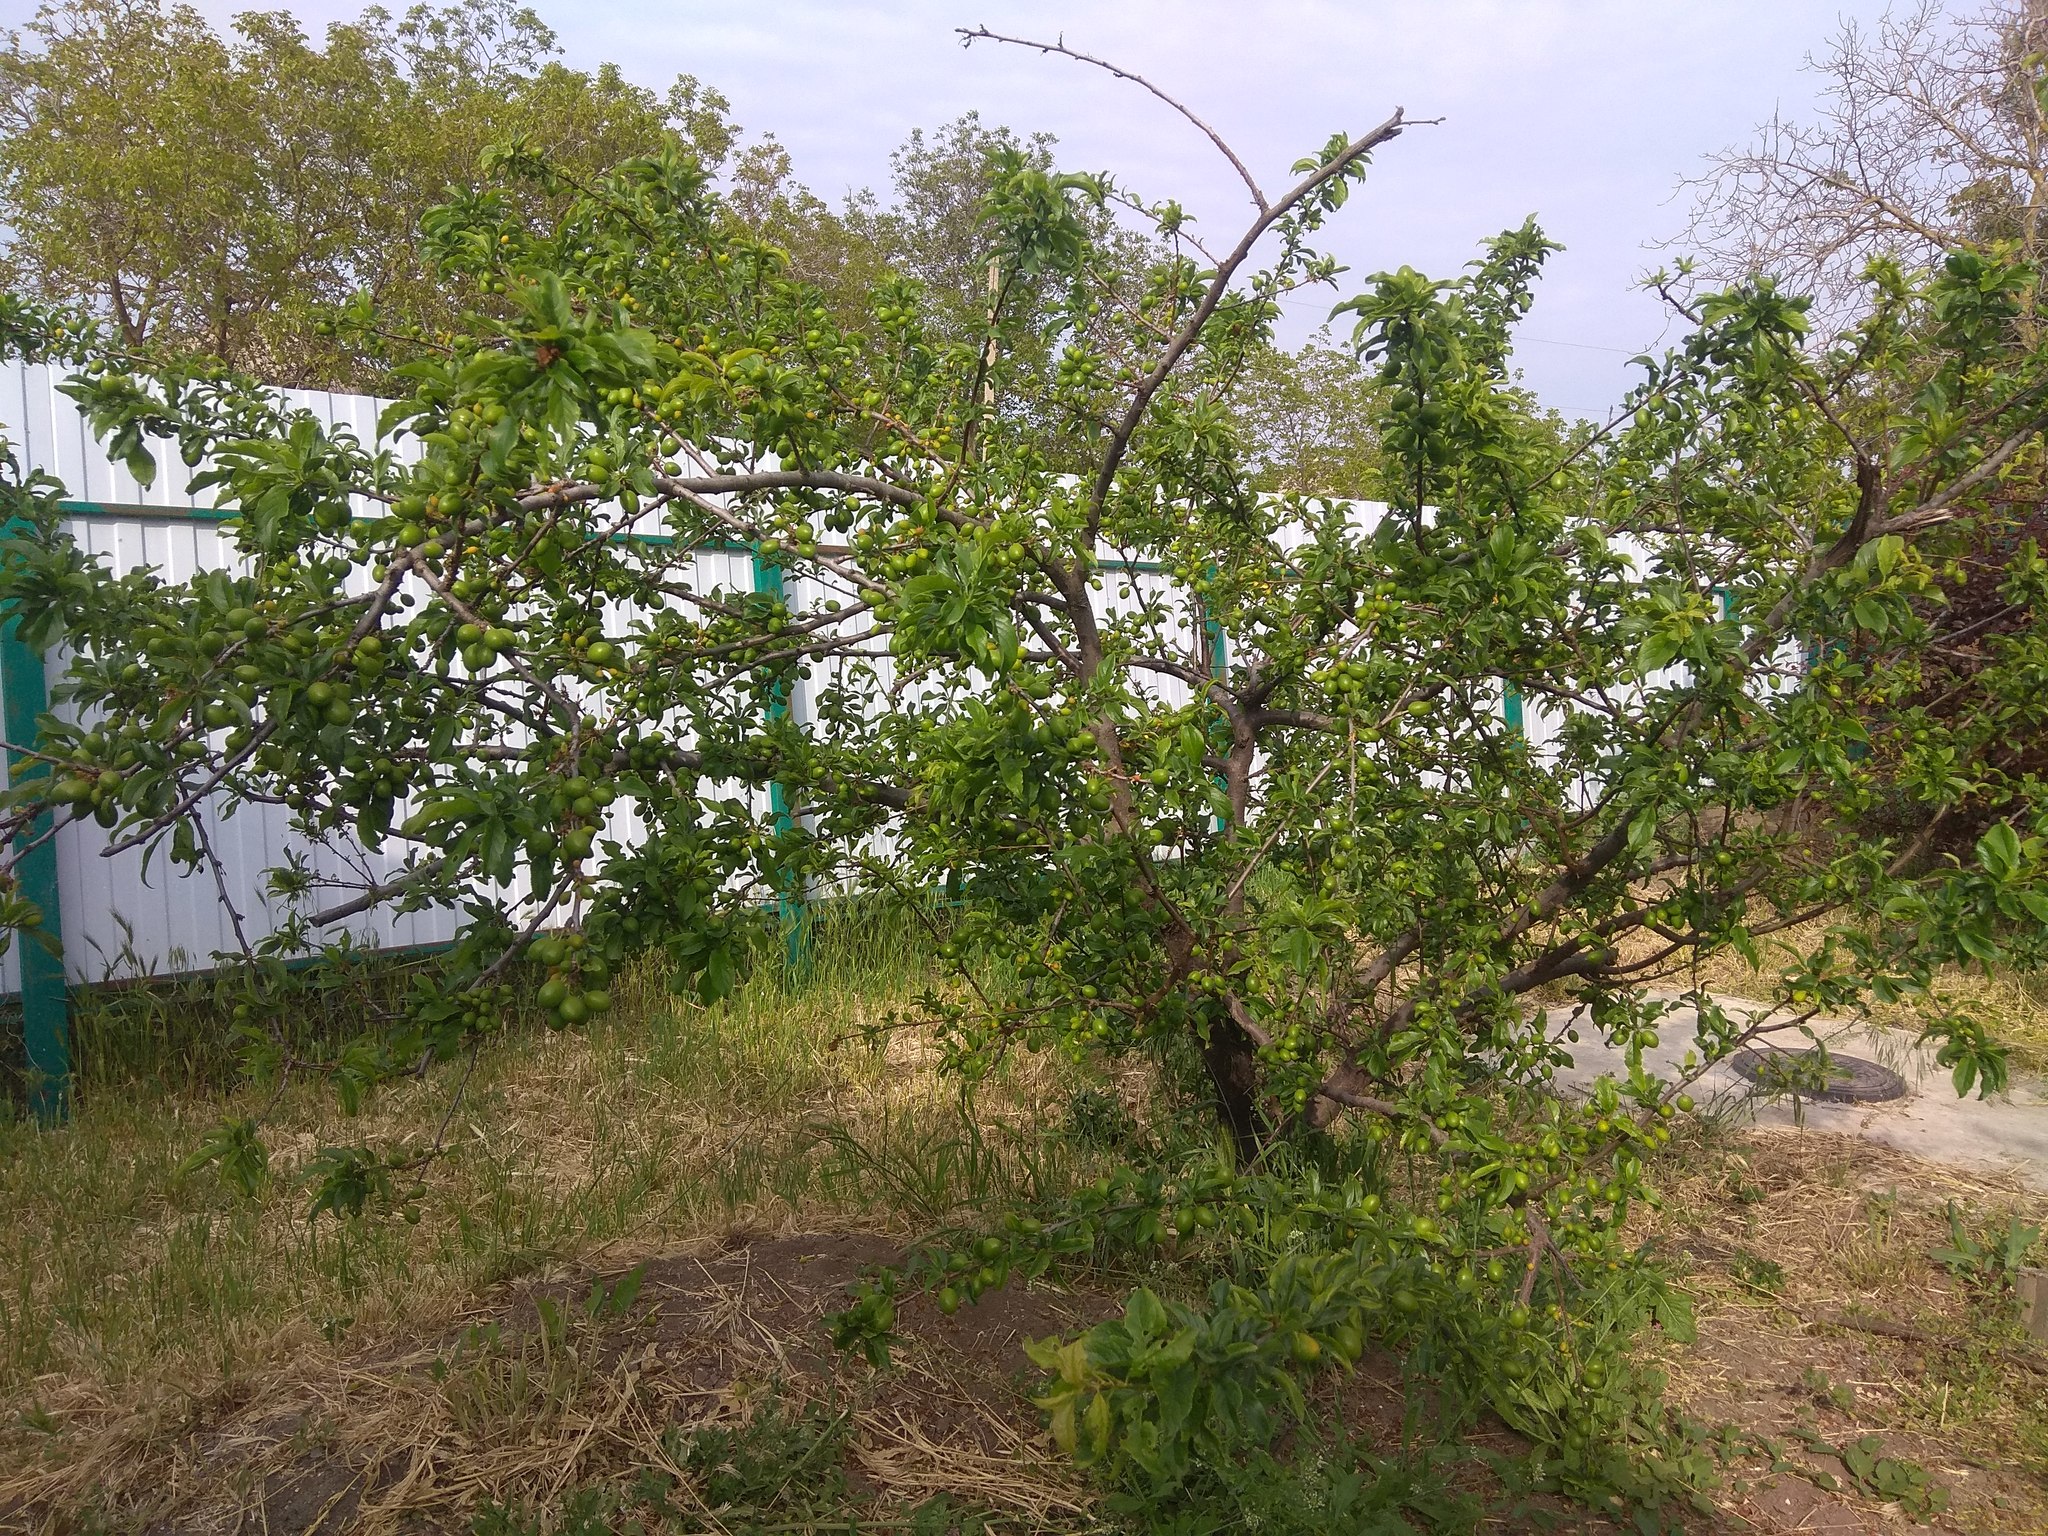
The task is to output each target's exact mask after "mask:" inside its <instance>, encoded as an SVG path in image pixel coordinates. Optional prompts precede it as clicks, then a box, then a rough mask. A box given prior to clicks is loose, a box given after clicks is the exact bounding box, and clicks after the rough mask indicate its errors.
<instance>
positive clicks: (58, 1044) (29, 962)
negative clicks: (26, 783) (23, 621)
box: [0, 524, 71, 1125]
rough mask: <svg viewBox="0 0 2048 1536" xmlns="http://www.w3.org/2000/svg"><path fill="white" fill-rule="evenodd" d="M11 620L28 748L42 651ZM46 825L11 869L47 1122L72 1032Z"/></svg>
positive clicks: (1, 671) (16, 712)
mask: <svg viewBox="0 0 2048 1536" xmlns="http://www.w3.org/2000/svg"><path fill="white" fill-rule="evenodd" d="M20 532H21V526H20V525H19V524H9V525H8V527H7V528H6V529H5V530H4V532H0V539H12V538H15V537H17V536H18V535H19V533H20ZM17 622H18V621H17V620H16V619H15V618H14V617H13V616H12V615H10V616H9V617H8V618H7V620H6V622H5V623H4V624H0V699H4V703H5V709H4V712H0V719H4V728H5V730H6V732H7V740H8V743H9V744H10V745H11V746H14V747H33V746H34V745H35V742H36V731H37V727H36V721H37V720H38V718H40V717H41V715H42V714H43V713H44V711H46V710H47V709H48V708H49V707H50V693H49V684H48V681H47V679H46V678H45V677H44V675H43V656H42V652H40V651H38V650H36V649H34V648H33V647H31V646H29V645H26V644H24V643H23V642H22V640H21V637H20V636H19V635H18V634H17V633H16V625H17ZM34 761H35V759H33V758H31V757H28V756H26V755H25V754H23V753H21V752H14V751H10V752H9V753H8V754H7V778H8V782H9V783H13V782H15V781H16V779H17V777H18V776H19V775H20V774H21V773H23V772H24V771H26V769H27V768H28V766H29V764H31V763H32V762H34ZM50 826H51V819H50V817H49V816H48V815H47V814H46V815H43V816H40V817H38V818H37V819H36V821H35V824H34V825H33V826H31V827H30V828H29V829H28V831H27V832H26V833H25V834H24V838H25V840H26V841H27V842H35V841H36V840H37V839H38V838H45V840H44V841H42V842H40V843H38V844H37V846H36V847H34V848H32V849H30V850H29V851H28V852H27V853H25V854H23V855H22V858H21V861H20V862H19V863H18V864H17V865H16V866H15V874H16V876H17V877H18V878H19V879H20V881H21V894H22V895H23V896H24V897H26V898H27V899H28V900H30V901H32V902H34V903H35V904H36V906H37V907H38V908H39V909H40V910H41V912H42V914H43V922H42V927H41V929H40V930H39V931H38V932H37V933H35V934H33V935H31V934H23V935H21V936H20V937H19V938H17V939H16V941H15V950H16V953H17V954H18V955H19V956H20V960H21V1033H22V1046H23V1055H24V1057H25V1058H26V1060H27V1066H28V1097H29V1109H30V1110H31V1111H32V1112H33V1113H34V1115H35V1117H36V1119H37V1120H39V1121H41V1122H42V1123H43V1124H45V1125H49V1124H53V1123H55V1122H57V1121H60V1120H62V1119H63V1118H64V1117H65V1116H66V1115H67V1114H69V1113H70V1109H71V1029H70V1013H69V1006H68V1000H67V998H66V995H65V989H64V961H63V959H62V958H61V957H60V955H59V954H55V953H52V952H51V947H50V946H54V945H56V944H57V943H58V942H59V940H60V939H61V937H62V915H63V914H62V909H61V907H60V905H59V903H58V899H57V847H56V844H55V843H53V842H50V841H48V840H47V839H46V834H47V833H48V832H49V830H50ZM44 939H47V940H49V945H45V944H44V943H43V942H42V941H43V940H44Z"/></svg>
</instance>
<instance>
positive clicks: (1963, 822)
mask: <svg viewBox="0 0 2048 1536" xmlns="http://www.w3.org/2000/svg"><path fill="white" fill-rule="evenodd" d="M1811 67H1812V69H1813V70H1814V71H1815V72H1816V73H1818V74H1820V75H1821V76H1822V77H1823V78H1824V79H1825V80H1826V81H1827V88H1826V90H1825V92H1824V93H1823V95H1822V99H1821V106H1820V109H1819V112H1818V113H1817V115H1816V116H1815V117H1814V119H1813V120H1811V121H1808V122H1787V121H1784V120H1781V119H1773V120H1772V121H1771V122H1770V123H1768V124H1766V125H1765V126H1764V127H1763V128H1762V129H1761V130H1759V133H1758V135H1757V138H1756V139H1755V141H1754V142H1753V143H1751V144H1750V145H1748V146H1747V147H1744V148H1741V149H1729V150H1725V151H1723V152H1722V153H1720V154H1718V155H1716V156H1714V157H1713V158H1712V159H1711V161H1710V162H1709V166H1708V169H1707V170H1706V171H1705V172H1704V173H1703V174H1702V175H1701V176H1700V177H1698V178H1696V179H1695V180H1694V181H1693V182H1692V184H1691V185H1692V190H1693V193H1694V207H1693V213H1692V218H1691V222H1690V224H1689V226H1688V228H1687V229H1686V231H1685V233H1684V234H1683V235H1682V236H1680V237H1679V239H1678V240H1677V241H1674V242H1673V244H1675V245H1678V246H1680V247H1682V248H1684V249H1686V250H1688V251H1694V252H1697V253H1698V259H1697V265H1696V271H1697V272H1698V273H1699V275H1700V276H1701V277H1702V278H1703V279H1704V280H1705V281H1706V282H1707V283H1708V284H1719V283H1731V282H1743V281H1749V280H1752V279H1754V278H1755V277H1757V276H1759V275H1762V276H1767V277H1771V278H1774V279H1776V280H1777V281H1779V282H1781V283H1782V284H1784V285H1785V287H1786V288H1787V289H1788V290H1789V291H1794V292H1803V293H1811V294H1814V295H1817V296H1818V299H1819V307H1818V310H1817V315H1818V317H1819V318H1820V320H1821V322H1822V323H1823V325H1824V326H1827V327H1842V326H1846V325H1849V324H1852V323H1853V322H1854V321H1856V320H1857V319H1859V318H1861V317H1862V316H1863V315H1865V314H1866V313H1867V310H1868V306H1869V305H1871V304H1872V303H1873V302H1876V296H1877V295H1878V294H1879V293H1881V292H1883V291H1884V284H1883V283H1879V284H1875V285H1873V284H1872V283H1871V282H1870V281H1869V272H1870V269H1871V267H1872V264H1873V263H1875V264H1877V265H1878V267H1879V268H1880V269H1885V268H1889V267H1893V266H1896V267H1897V268H1901V269H1904V271H1906V272H1909V273H1910V272H1917V271H1921V270H1924V269H1927V268H1930V267H1934V266H1937V265H1938V264H1940V263H1941V262H1943V261H1944V260H1946V259H1947V258H1948V257H1949V256H1951V255H1952V254H1953V253H1957V252H1967V253H1972V254H1975V255H1977V256H1980V257H1982V258H1983V259H1985V260H1986V261H1988V262H1991V263H1993V264H1995V265H1996V266H1997V267H1998V268H1999V269H2001V270H2004V271H2008V272H2014V273H2019V272H2024V273H2027V274H2030V275H2029V276H2028V278H2027V280H2025V281H2023V282H2021V283H2020V284H2019V286H2018V287H2017V288H2016V289H2015V290H2014V293H2015V300H2016V302H2017V304H2018V306H2019V320H2018V323H2017V327H2016V329H2015V332H2014V335H2013V338H2012V340H2013V344H2014V345H2015V346H2018V347H2021V348H2026V347H2031V346H2033V345H2034V344H2036V342H2037V341H2038V339H2039V332H2038V330H2037V326H2038V324H2039V319H2038V316H2039V313H2040V308H2041V286H2040V284H2041V276H2042V273H2043V266H2042V260H2043V257H2044V255H2048V250H2044V240H2048V5H2044V4H2042V0H1996V3H1992V4H1988V5H1984V6H1982V7H1981V8H1979V9H1976V10H1972V11H1967V12H1963V13H1960V14H1958V13H1953V12H1952V11H1951V10H1950V9H1949V8H1948V7H1946V6H1943V5H1941V4H1938V3H1935V0H1919V3H1916V4H1913V5H1910V6H1905V7H1902V8H1901V9H1900V10H1899V11H1897V12H1895V13H1894V12H1888V13H1887V14H1886V15H1885V16H1884V17H1883V19H1882V20H1880V21H1879V22H1878V24H1877V26H1876V27H1875V29H1874V30H1866V29H1865V28H1863V27H1861V26H1860V25H1859V24H1857V23H1855V22H1853V21H1851V22H1845V23H1844V24H1843V25H1842V28H1841V30H1840V32H1839V33H1838V34H1837V36H1836V37H1835V39H1834V41H1833V44H1832V46H1831V47H1830V48H1829V50H1828V51H1827V52H1826V53H1825V54H1824V55H1823V56H1822V57H1821V58H1819V59H1818V60H1816V61H1814V62H1813V63H1812V66H1811ZM1889 281H1892V282H1896V281H1897V279H1896V278H1893V279H1890V280H1889ZM1884 382H1886V381H1884V380H1881V379H1880V378H1877V377H1863V378H1859V379H1856V380H1854V381H1853V382H1851V381H1849V380H1844V381H1842V386H1841V387H1840V389H1839V394H1838V398H1837V401H1836V404H1837V408H1839V409H1841V410H1842V411H1843V412H1845V413H1846V414H1850V415H1857V414H1859V413H1860V414H1862V415H1864V416H1866V417H1867V416H1870V415H1872V414H1874V413H1880V412H1883V411H1886V410H1892V409H1904V410H1909V411H1910V410H1926V409H1929V408H1930V407H1933V406H1935V402H1931V401H1928V400H1925V399H1922V400H1917V401H1902V400H1889V399H1885V398H1882V397H1880V396H1877V395H1874V394H1872V393H1871V391H1873V390H1874V389H1876V388H1878V387H1880V385H1881V384H1882V383H1884ZM1916 382H1917V381H1916ZM2002 479H2003V485H2002V492H2001V494H2002V495H2003V496H2004V497H2005V499H2006V501H2007V505H2008V509H2009V510H2008V516H2006V517H2005V518H2003V519H2001V520H2000V521H1999V522H1998V523H1997V525H1996V526H1995V527H1988V528H1987V529H1986V532H1985V538H1984V541H1983V542H1982V543H1981V544H1980V545H1979V546H1977V547H1974V548H1971V549H1968V550H1963V551H1959V552H1958V554H1957V557H1956V559H1955V561H1954V563H1953V564H1952V565H1951V566H1950V567H1949V568H1948V569H1947V570H1946V571H1945V572H1944V573H1943V591H1944V594H1945V597H1946V600H1947V602H1948V605H1949V611H1950V613H1951V614H1952V615H1953V617H1954V619H1955V621H1956V629H1957V633H1958V636H1959V638H1958V640H1957V642H1956V643H1955V644H1954V645H1953V646H1951V647H1948V648H1947V649H1945V650H1944V651H1943V652H1942V653H1941V654H1940V655H1939V656H1930V657H1929V658H1928V663H1927V677H1926V679H1925V684H1924V692H1923V697H1924V699H1925V700H1926V702H1927V703H1928V704H1929V705H1930V707H1932V708H1934V709H1935V710H1936V711H1937V713H1939V714H1941V715H1942V716H1943V717H1944V718H1946V717H1947V716H1948V714H1949V712H1951V711H1952V710H1953V709H1954V708H1956V707H1958V705H1959V704H1960V702H1961V700H1962V699H1963V698H1965V697H1966V696H1967V693H1968V689H1967V687H1965V686H1962V679H1963V678H1964V677H1966V676H1967V675H1969V674H1971V673H1973V672H1974V671H1976V670H1977V669H1978V668H1980V667H1982V666H1983V665H1985V664H1986V662H1987V659H1988V656H1989V654H1990V651H1991V649H1992V648H1994V647H1995V646H1996V645H1997V644H1998V643H1999V641H2000V640H2001V637H2003V636H2005V635H2006V634H2008V633H2009V632H2010V631H2011V630H2012V629H2013V627H2014V626H2016V625H2024V624H2025V623H2027V622H2029V620H2028V617H2027V615H2026V614H2025V613H2024V611H2023V610H2022V609H2021V608H2020V607H2016V606H2015V605H2014V603H2013V602H2012V600H2011V599H2010V596H2009V595H2008V592H2007V586H2008V577H2009V575H2010V569H2011V566H2012V563H2013V561H2014V560H2015V559H2017V558H2020V557H2021V556H2023V555H2024V556H2025V558H2027V559H2033V558H2036V557H2037V556H2038V554H2039V552H2040V550H2041V548H2042V541H2043V540H2044V538H2048V492H2044V487H2043V486H2042V484H2041V481H2040V479H2039V477H2038V476H2035V475H2031V474H2029V473H2026V472H2024V471H2021V472H2016V473H2011V474H2008V475H2007V476H2005V477H2002ZM2028 763H2029V767H2030V768H2031V769H2032V770H2033V771H2035V772H2037V773H2038V772H2048V744H2043V745H2042V746H2040V747H2037V748H2036V749H2035V750H2034V752H2033V753H2032V755H2031V756H2030V758H2029V760H2028ZM1993 811H1994V808H1993V807H1992V806H1990V805H1988V804H1987V805H1986V806H1984V807H1983V808H1982V809H1981V811H1980V813H1979V814H1978V815H1976V816H1959V817H1957V818H1954V819H1953V821H1952V823H1951V825H1950V828H1949V830H1948V833H1947V835H1946V837H1945V838H1944V844H1945V845H1947V844H1953V843H1955V842H1958V841H1960V842H1962V843H1965V844H1966V843H1967V842H1968V841H1969V840H1970V839H1971V838H1973V837H1975V836H1976V835H1977V833H1978V832H1980V831H1981V830H1982V826H1983V821H1984V818H1985V817H1986V816H1988V815H1991V814H1993ZM1887 814H1888V812H1882V811H1881V812H1880V813H1879V819H1880V820H1882V819H1883V817H1884V816H1885V815H1887Z"/></svg>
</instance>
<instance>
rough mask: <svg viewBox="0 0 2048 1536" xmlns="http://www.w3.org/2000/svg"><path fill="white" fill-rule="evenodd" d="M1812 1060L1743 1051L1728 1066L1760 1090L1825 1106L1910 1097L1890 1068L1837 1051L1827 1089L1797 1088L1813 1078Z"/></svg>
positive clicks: (1804, 1055)
mask: <svg viewBox="0 0 2048 1536" xmlns="http://www.w3.org/2000/svg"><path fill="white" fill-rule="evenodd" d="M1812 1056H1813V1052H1812V1051H1810V1050H1807V1051H1780V1050H1775V1049H1768V1048H1767V1049H1765V1050H1761V1051H1756V1050H1741V1051H1737V1052H1736V1053H1735V1054H1734V1055H1733V1056H1732V1057H1730V1058H1729V1061H1728V1065H1729V1066H1731V1067H1733V1068H1734V1069H1735V1071H1736V1075H1737V1076H1739V1077H1742V1078H1744V1079H1745V1080H1747V1081H1749V1082H1752V1083H1755V1084H1756V1085H1757V1086H1758V1087H1759V1088H1764V1089H1768V1090H1771V1091H1773V1092H1778V1093H1796V1094H1797V1095H1798V1097H1800V1098H1802V1099H1812V1100H1817V1101H1819V1102H1821V1103H1824V1104H1882V1103H1884V1102H1885V1101H1886V1100H1888V1099H1903V1098H1904V1097H1905V1096H1906V1080H1905V1079H1904V1078H1903V1077H1901V1076H1899V1074H1898V1073H1896V1072H1894V1071H1892V1069H1891V1068H1890V1067H1881V1066H1879V1065H1878V1064H1877V1063H1876V1062H1874V1061H1865V1060H1864V1059H1863V1058H1862V1057H1860V1056H1844V1055H1842V1054H1841V1053H1840V1052H1837V1051H1830V1052H1828V1085H1827V1087H1826V1088H1824V1089H1821V1090H1819V1091H1818V1092H1816V1091H1814V1090H1812V1089H1810V1088H1797V1087H1795V1086H1794V1084H1795V1083H1796V1082H1797V1081H1798V1080H1800V1079H1801V1078H1804V1077H1807V1076H1809V1075H1810V1074H1811V1072H1812V1068H1811V1066H1810V1065H1808V1063H1809V1062H1810V1060H1811V1058H1812Z"/></svg>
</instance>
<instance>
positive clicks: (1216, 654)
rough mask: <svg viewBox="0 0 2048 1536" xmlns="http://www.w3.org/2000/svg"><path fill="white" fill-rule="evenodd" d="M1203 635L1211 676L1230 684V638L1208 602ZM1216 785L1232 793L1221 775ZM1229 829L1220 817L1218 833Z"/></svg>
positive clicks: (1204, 609)
mask: <svg viewBox="0 0 2048 1536" xmlns="http://www.w3.org/2000/svg"><path fill="white" fill-rule="evenodd" d="M1209 579H1210V580H1211V581H1214V580H1215V579H1216V567H1215V566H1213V565H1212V566H1210V567H1209ZM1202 635H1203V638H1205V639H1206V640H1207V641H1208V643H1209V675H1210V676H1211V677H1213V678H1215V679H1216V681H1217V682H1219V683H1228V682H1229V681H1230V636H1228V635H1226V634H1225V633H1224V632H1223V626H1222V625H1221V624H1219V623H1217V622H1216V615H1215V614H1214V613H1213V612H1212V611H1211V610H1210V608H1209V605H1208V603H1206V602H1204V603H1203V604H1202ZM1216 784H1217V787H1218V788H1219V789H1221V790H1222V791H1223V792H1224V794H1225V795H1228V794H1229V793H1230V784H1229V781H1228V780H1226V779H1224V778H1223V777H1222V776H1221V775H1220V774H1219V775H1218V776H1217V779H1216ZM1229 829H1230V818H1229V817H1228V816H1218V817H1217V818H1216V830H1217V831H1218V832H1227V831H1228V830H1229Z"/></svg>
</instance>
